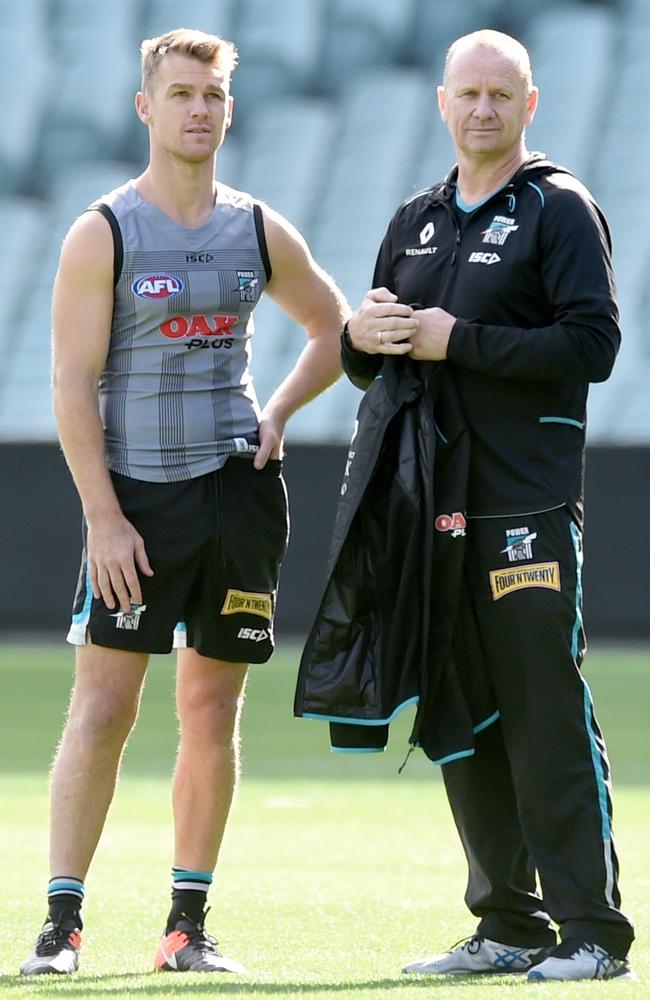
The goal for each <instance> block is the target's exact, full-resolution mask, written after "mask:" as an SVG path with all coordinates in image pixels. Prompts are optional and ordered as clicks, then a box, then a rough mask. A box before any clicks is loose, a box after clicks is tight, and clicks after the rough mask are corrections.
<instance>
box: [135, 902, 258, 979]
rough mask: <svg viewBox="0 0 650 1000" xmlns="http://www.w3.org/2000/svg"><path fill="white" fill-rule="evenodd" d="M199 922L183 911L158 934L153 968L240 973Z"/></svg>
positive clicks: (171, 970)
mask: <svg viewBox="0 0 650 1000" xmlns="http://www.w3.org/2000/svg"><path fill="white" fill-rule="evenodd" d="M206 914H207V911H206ZM206 914H204V916H203V921H204V920H205V916H206ZM203 921H202V922H201V923H200V924H197V923H195V921H194V920H190V918H189V917H188V916H187V915H186V914H183V917H182V919H181V920H179V921H178V923H177V924H176V926H175V927H174V929H173V930H172V931H169V932H167V931H166V932H165V933H164V934H163V936H162V937H161V939H160V942H159V944H158V951H157V952H156V958H155V960H154V969H157V970H160V971H164V972H244V971H245V970H244V967H243V966H242V965H240V964H239V962H235V961H234V959H232V958H226V957H225V955H222V954H221V952H220V951H219V950H218V948H217V942H216V941H215V939H214V938H213V937H212V936H211V935H210V934H208V933H207V932H206V930H205V926H204V923H203Z"/></svg>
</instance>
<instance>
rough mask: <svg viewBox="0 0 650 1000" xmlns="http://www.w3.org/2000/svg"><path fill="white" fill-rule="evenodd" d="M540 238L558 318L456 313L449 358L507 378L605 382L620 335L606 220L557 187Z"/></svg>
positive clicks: (549, 293) (548, 289)
mask: <svg viewBox="0 0 650 1000" xmlns="http://www.w3.org/2000/svg"><path fill="white" fill-rule="evenodd" d="M540 243H541V246H540V266H541V273H542V281H543V285H544V289H545V292H546V296H547V298H548V301H549V302H550V303H551V305H552V308H553V312H554V317H555V321H554V322H553V323H552V324H551V325H550V326H543V327H533V328H531V329H527V328H520V327H512V326H493V325H490V324H484V323H472V322H468V321H466V320H464V319H457V320H456V322H455V324H454V327H453V329H452V332H451V337H450V340H449V348H448V352H447V357H448V358H449V360H450V361H453V362H455V363H456V364H458V365H463V366H465V367H467V368H473V369H475V370H476V371H481V372H486V373H487V374H490V375H494V376H498V377H501V378H525V379H552V380H554V381H566V382H574V381H575V382H604V381H605V379H607V378H608V377H609V375H610V372H611V370H612V366H613V364H614V360H615V358H616V354H617V351H618V348H619V345H620V340H621V334H620V330H619V326H618V308H617V305H616V300H615V291H614V277H613V273H612V263H611V242H610V236H609V231H608V229H607V224H606V222H605V219H604V217H603V216H602V214H601V213H600V211H599V209H598V207H597V206H596V205H595V204H594V203H593V202H592V201H591V200H588V198H587V196H586V195H584V196H583V195H582V194H581V193H580V192H579V191H575V190H569V189H563V190H560V191H555V192H554V193H553V196H552V197H551V198H549V199H548V201H547V203H546V205H545V207H544V208H543V210H542V219H541V223H540Z"/></svg>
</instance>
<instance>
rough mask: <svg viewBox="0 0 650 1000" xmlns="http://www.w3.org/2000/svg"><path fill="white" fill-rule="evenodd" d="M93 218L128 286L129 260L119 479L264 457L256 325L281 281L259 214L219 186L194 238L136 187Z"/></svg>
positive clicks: (116, 327) (118, 370) (109, 366)
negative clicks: (273, 272)
mask: <svg viewBox="0 0 650 1000" xmlns="http://www.w3.org/2000/svg"><path fill="white" fill-rule="evenodd" d="M91 207H92V208H97V209H99V210H100V211H102V212H103V214H104V215H106V217H107V218H108V219H109V222H110V223H111V226H112V228H113V236H114V242H115V252H116V274H117V271H118V269H119V263H120V256H121V269H120V270H119V278H118V279H117V282H116V285H115V306H114V309H113V324H112V330H111V340H110V347H109V351H108V357H107V360H106V367H105V370H104V372H103V373H102V376H101V378H100V382H99V408H100V414H101V418H102V422H103V426H104V434H105V439H106V455H107V463H108V467H109V469H111V470H112V471H114V472H118V473H120V474H122V475H124V476H130V477H131V478H132V479H144V480H146V481H149V482H172V481H176V480H182V479H193V478H195V477H196V476H201V475H203V474H205V473H207V472H211V471H213V470H214V469H218V468H220V467H221V466H222V465H223V464H224V462H225V461H226V459H227V457H228V455H231V454H233V453H234V452H248V451H251V450H254V442H255V440H256V434H257V428H258V423H259V414H260V410H259V405H258V402H257V399H256V396H255V390H254V388H253V382H252V378H251V375H250V372H249V361H250V338H251V336H252V334H253V332H254V326H253V319H252V316H251V313H252V311H253V308H254V306H255V305H256V303H257V302H258V301H259V298H260V296H261V294H262V291H263V289H264V287H265V285H266V282H267V280H268V278H269V277H270V264H269V259H268V254H267V251H266V243H265V240H264V227H263V222H262V214H261V209H260V207H259V205H258V204H257V203H256V202H254V200H253V199H252V198H251V197H250V196H249V195H247V194H244V193H243V192H240V191H235V190H233V189H232V188H229V187H227V186H225V185H223V184H218V186H217V199H216V203H215V208H214V210H213V212H212V214H211V215H210V217H209V219H208V220H207V221H206V222H205V223H203V225H201V226H198V227H197V228H195V229H191V228H187V227H186V226H180V225H178V224H177V223H175V222H173V221H172V220H171V219H170V218H169V217H168V216H167V215H165V213H164V212H162V211H161V210H160V209H159V208H157V207H156V206H155V205H152V204H150V203H149V202H147V201H145V200H144V199H143V198H142V197H141V196H140V195H139V194H138V192H137V191H136V188H135V183H134V181H128V182H127V183H126V184H124V185H123V186H122V187H120V188H116V190H114V191H111V192H110V194H107V195H104V196H103V197H102V198H100V199H99V202H96V203H95V205H93V206H91ZM106 207H108V209H110V212H106ZM111 213H112V218H111ZM116 222H117V225H116V224H115V223H116Z"/></svg>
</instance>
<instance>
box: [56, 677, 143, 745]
mask: <svg viewBox="0 0 650 1000" xmlns="http://www.w3.org/2000/svg"><path fill="white" fill-rule="evenodd" d="M137 714H138V704H137V701H136V700H134V699H132V698H127V697H124V696H123V695H120V694H119V693H117V692H115V691H107V690H101V689H100V690H93V691H84V692H83V693H80V692H76V691H75V693H74V695H73V698H72V703H71V706H70V715H69V717H68V728H72V729H73V730H74V731H75V732H76V734H77V736H78V737H79V738H80V739H81V740H82V741H83V742H84V743H86V744H95V745H102V744H105V745H111V744H117V745H118V746H121V745H122V744H123V743H124V741H125V740H126V738H127V736H128V735H129V733H130V731H131V729H132V728H133V726H134V724H135V721H136V718H137Z"/></svg>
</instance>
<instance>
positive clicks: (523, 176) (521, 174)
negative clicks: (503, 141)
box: [430, 153, 573, 203]
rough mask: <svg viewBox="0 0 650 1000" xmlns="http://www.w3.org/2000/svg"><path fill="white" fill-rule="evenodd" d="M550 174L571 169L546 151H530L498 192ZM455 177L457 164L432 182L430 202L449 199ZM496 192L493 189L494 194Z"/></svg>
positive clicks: (506, 192) (506, 191)
mask: <svg viewBox="0 0 650 1000" xmlns="http://www.w3.org/2000/svg"><path fill="white" fill-rule="evenodd" d="M550 174H569V176H573V174H572V173H571V171H570V170H568V169H567V168H566V167H563V166H561V165H560V164H559V163H554V162H553V160H549V159H548V157H547V156H546V153H531V154H530V156H529V157H528V159H527V160H525V162H524V163H522V165H521V166H520V167H519V169H518V170H517V171H516V172H515V173H514V174H513V176H512V177H511V178H510V180H509V181H508V183H507V184H505V185H504V186H503V187H502V188H501V189H500V193H502V194H503V193H505V194H509V193H511V192H514V191H517V190H519V188H521V187H522V186H523V185H524V184H526V183H528V181H532V180H536V179H539V178H540V177H548V176H549V175H550ZM457 179H458V164H456V165H455V166H454V167H452V169H451V170H450V171H449V173H448V174H447V176H446V177H445V179H444V180H443V181H441V182H440V183H439V184H434V185H433V187H432V188H431V189H430V200H431V202H432V203H433V202H446V201H449V199H450V198H451V197H452V196H453V195H454V194H455V191H456V182H457ZM497 193H498V192H496V191H495V194H497Z"/></svg>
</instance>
